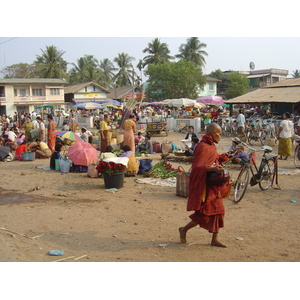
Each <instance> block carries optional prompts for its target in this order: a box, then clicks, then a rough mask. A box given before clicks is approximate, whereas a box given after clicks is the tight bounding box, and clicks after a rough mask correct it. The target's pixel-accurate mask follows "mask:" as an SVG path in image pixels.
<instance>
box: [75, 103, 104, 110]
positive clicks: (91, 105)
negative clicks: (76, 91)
mask: <svg viewBox="0 0 300 300" xmlns="http://www.w3.org/2000/svg"><path fill="white" fill-rule="evenodd" d="M72 108H79V109H97V108H98V109H101V108H103V105H101V104H99V103H96V102H87V103H79V104H76V105H74V106H73V107H72Z"/></svg>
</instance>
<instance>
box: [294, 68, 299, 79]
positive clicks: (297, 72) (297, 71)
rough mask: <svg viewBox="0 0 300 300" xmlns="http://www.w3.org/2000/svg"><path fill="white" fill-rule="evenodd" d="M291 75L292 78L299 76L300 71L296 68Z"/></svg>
mask: <svg viewBox="0 0 300 300" xmlns="http://www.w3.org/2000/svg"><path fill="white" fill-rule="evenodd" d="M292 76H293V77H294V78H300V71H299V70H298V69H296V70H295V71H293V74H292Z"/></svg>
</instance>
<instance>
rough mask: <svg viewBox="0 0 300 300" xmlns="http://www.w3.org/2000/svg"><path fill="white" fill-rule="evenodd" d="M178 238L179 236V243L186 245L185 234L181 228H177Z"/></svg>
mask: <svg viewBox="0 0 300 300" xmlns="http://www.w3.org/2000/svg"><path fill="white" fill-rule="evenodd" d="M178 230H179V236H180V242H181V243H183V244H185V243H186V232H185V231H184V228H183V227H179V229H178Z"/></svg>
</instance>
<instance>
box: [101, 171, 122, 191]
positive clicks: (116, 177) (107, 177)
mask: <svg viewBox="0 0 300 300" xmlns="http://www.w3.org/2000/svg"><path fill="white" fill-rule="evenodd" d="M103 178H104V186H105V188H106V189H112V188H115V189H120V188H122V187H123V184H124V172H123V173H115V174H108V173H104V174H103Z"/></svg>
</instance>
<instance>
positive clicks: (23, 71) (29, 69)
mask: <svg viewBox="0 0 300 300" xmlns="http://www.w3.org/2000/svg"><path fill="white" fill-rule="evenodd" d="M36 71H37V69H36V66H35V65H34V64H27V63H19V64H14V65H11V66H8V67H6V68H4V69H2V70H1V73H2V74H3V76H4V78H34V77H35V76H36V75H35V74H36Z"/></svg>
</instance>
